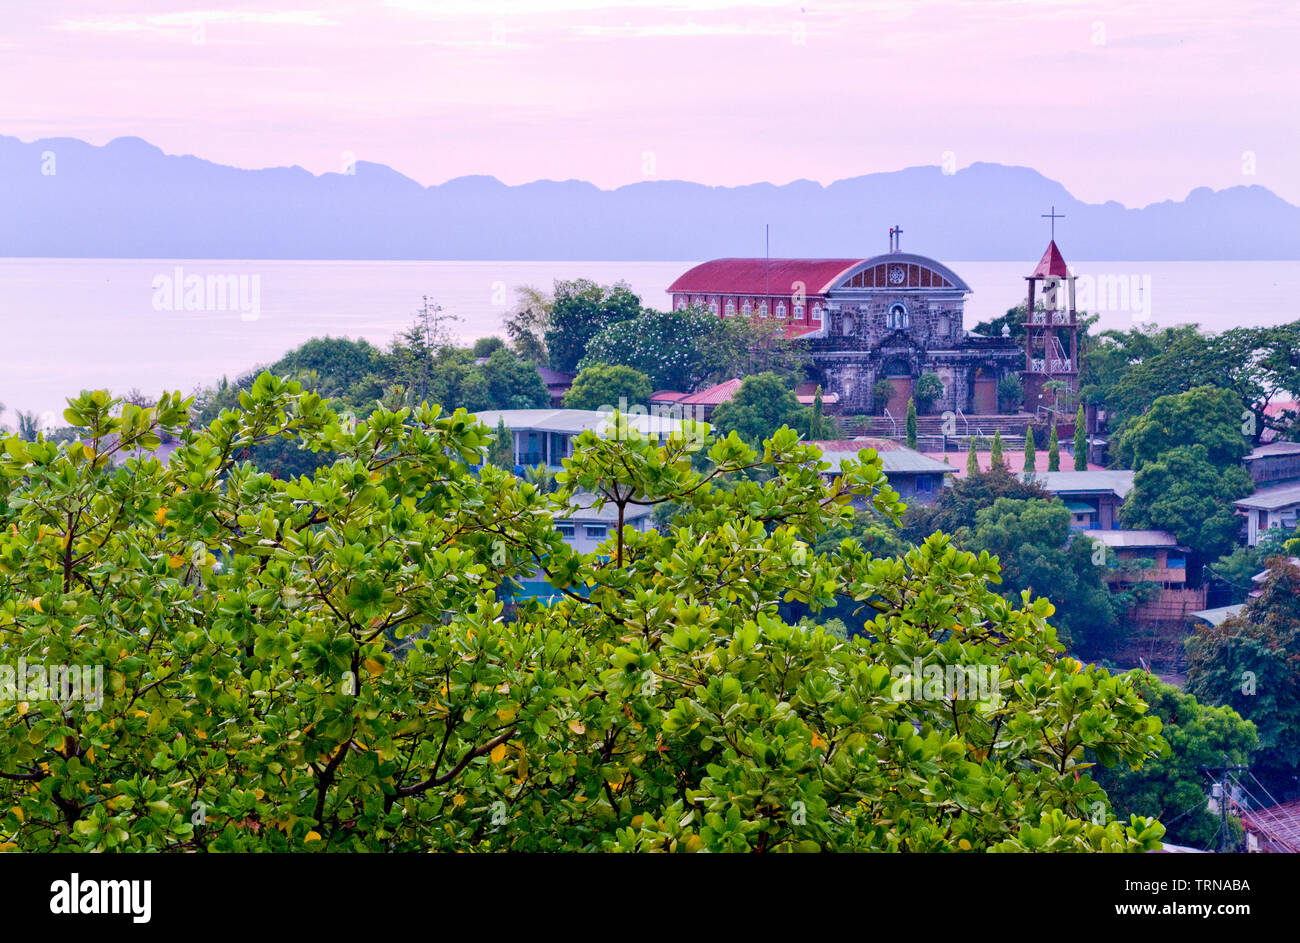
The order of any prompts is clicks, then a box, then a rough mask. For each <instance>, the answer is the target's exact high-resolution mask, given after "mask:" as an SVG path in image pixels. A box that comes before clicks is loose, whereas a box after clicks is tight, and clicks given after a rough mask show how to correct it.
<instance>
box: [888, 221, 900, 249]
mask: <svg viewBox="0 0 1300 943" xmlns="http://www.w3.org/2000/svg"><path fill="white" fill-rule="evenodd" d="M902 248H903V227H902V226H890V227H889V251H890V252H898V251H900V250H901V249H902Z"/></svg>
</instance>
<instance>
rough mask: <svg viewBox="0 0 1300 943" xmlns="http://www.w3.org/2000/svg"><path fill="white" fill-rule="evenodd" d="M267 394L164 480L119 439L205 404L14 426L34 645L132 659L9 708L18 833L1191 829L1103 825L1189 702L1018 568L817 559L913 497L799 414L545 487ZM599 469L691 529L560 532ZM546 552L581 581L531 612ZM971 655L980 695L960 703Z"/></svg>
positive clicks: (5, 716)
mask: <svg viewBox="0 0 1300 943" xmlns="http://www.w3.org/2000/svg"><path fill="white" fill-rule="evenodd" d="M246 392H247V394H248V395H247V396H246V397H244V398H243V399H242V401H241V403H240V405H239V408H238V409H233V410H230V411H228V412H226V413H224V414H223V415H221V416H220V417H218V419H217V420H216V421H215V422H214V423H212V424H211V425H210V426H209V427H208V428H205V429H200V430H193V431H192V432H191V433H190V434H189V435H188V437H187V439H186V441H185V444H184V445H183V446H182V447H181V448H180V449H178V450H177V452H175V453H174V454H173V457H172V460H171V462H170V463H169V464H168V465H166V466H164V465H162V464H161V463H160V462H157V461H155V460H153V459H145V460H132V461H131V463H130V464H129V465H128V467H127V468H125V469H123V468H118V467H116V466H114V465H113V464H112V463H111V462H110V461H109V458H110V455H109V452H111V451H112V449H113V448H116V447H117V446H112V445H108V444H107V443H109V442H113V441H117V442H119V443H121V444H122V445H124V446H129V445H131V444H134V443H139V444H141V445H145V444H148V443H149V442H151V441H152V440H154V439H156V438H157V435H158V433H159V432H160V431H163V430H170V431H172V432H173V433H175V434H180V433H181V430H182V428H183V426H184V424H185V423H186V421H187V416H186V410H187V409H188V407H189V405H190V404H189V402H188V401H185V400H182V399H181V397H180V395H179V394H170V395H168V396H166V397H164V398H162V399H161V400H160V401H159V405H158V406H157V407H155V408H152V409H137V408H135V407H122V408H121V409H120V411H119V409H118V407H120V406H121V404H120V403H115V402H114V401H113V400H112V399H111V398H110V397H109V396H108V395H107V394H104V393H102V392H100V393H88V394H84V395H82V396H80V397H78V398H77V399H76V400H74V401H73V402H72V403H71V405H70V412H71V413H72V414H73V418H71V419H70V421H71V422H74V424H76V425H79V426H81V427H84V428H87V429H88V430H90V432H91V435H90V440H89V444H88V445H83V444H82V443H75V444H71V443H70V444H68V445H65V446H51V445H48V444H45V443H36V444H30V443H22V442H19V441H17V440H15V439H12V438H11V439H7V440H5V441H4V443H3V453H2V454H0V471H2V472H3V473H2V474H0V564H2V566H0V625H3V627H4V632H3V633H0V639H2V641H0V645H3V646H4V654H5V658H4V661H3V665H5V666H8V665H11V664H15V663H17V660H18V659H26V660H27V663H28V664H31V665H36V664H40V665H46V664H64V665H78V666H79V665H104V666H105V668H106V670H105V672H104V684H103V685H102V687H101V688H99V689H98V696H92V697H87V698H84V699H81V700H79V701H77V702H75V703H74V702H72V701H66V702H65V703H62V704H61V703H58V702H56V701H55V700H53V699H52V698H51V697H50V696H49V692H42V691H40V690H28V691H25V692H24V697H25V700H24V701H22V702H21V704H20V706H19V707H18V708H17V709H12V708H9V709H6V710H4V711H3V712H0V773H3V775H0V810H3V812H0V838H2V839H3V844H4V846H5V847H6V848H9V849H16V850H20V851H49V850H53V849H59V850H64V849H67V850H79V851H83V852H92V851H107V850H132V851H145V850H169V851H177V852H188V851H199V850H206V851H214V852H229V851H234V852H238V851H268V852H270V851H345V850H350V851H368V852H381V851H387V852H415V851H424V852H427V851H448V852H456V851H461V852H469V851H479V852H491V851H521V852H526V851H561V850H619V851H654V850H666V851H718V852H721V851H744V850H753V851H790V850H806V851H813V850H841V851H869V850H893V851H907V852H926V851H943V850H954V849H961V850H965V849H969V850H972V851H976V852H984V851H1002V852H1007V851H1034V850H1049V849H1050V850H1060V851H1066V850H1073V851H1143V850H1149V849H1151V848H1153V847H1155V846H1156V844H1157V843H1158V842H1159V839H1160V837H1161V835H1162V834H1163V828H1162V827H1161V826H1160V825H1159V824H1158V823H1156V822H1152V821H1150V820H1147V819H1144V818H1141V817H1131V818H1129V819H1128V820H1127V821H1124V822H1121V821H1118V820H1116V819H1115V818H1114V817H1113V816H1112V815H1110V814H1109V811H1108V809H1109V806H1108V803H1107V800H1106V796H1105V793H1104V792H1103V791H1102V790H1101V789H1100V788H1099V787H1098V785H1097V784H1096V782H1095V780H1094V779H1093V778H1092V775H1091V767H1090V766H1089V765H1087V764H1086V763H1085V757H1086V755H1087V751H1089V750H1091V751H1092V752H1093V753H1094V754H1095V755H1096V756H1097V759H1098V760H1099V761H1100V763H1101V764H1102V765H1110V764H1113V763H1138V762H1140V761H1141V759H1142V757H1143V756H1145V755H1148V754H1150V753H1153V752H1155V751H1157V750H1159V748H1160V744H1161V743H1162V740H1161V738H1160V737H1159V728H1160V724H1159V721H1158V719H1156V718H1153V717H1149V716H1147V714H1146V706H1145V705H1144V704H1143V702H1142V701H1141V699H1140V697H1139V696H1138V694H1137V693H1136V690H1135V688H1134V686H1133V684H1132V682H1131V681H1129V680H1127V679H1125V678H1122V677H1120V678H1114V677H1111V676H1110V675H1109V674H1108V673H1107V672H1106V671H1105V670H1103V669H1100V668H1097V667H1095V666H1086V667H1084V666H1082V665H1080V664H1078V663H1077V662H1075V661H1073V660H1071V659H1065V658H1063V657H1062V656H1061V655H1060V652H1059V643H1058V641H1057V639H1056V634H1055V631H1054V630H1053V628H1052V627H1051V625H1050V624H1049V623H1048V622H1047V615H1048V613H1049V612H1050V606H1049V604H1048V603H1047V602H1046V601H1044V600H1032V601H1031V600H1024V601H1019V602H1017V603H1014V604H1013V603H1009V602H1008V601H1007V600H1005V599H1002V598H1000V597H999V596H997V595H996V594H995V593H993V592H992V591H991V590H990V588H989V585H988V584H989V581H990V580H992V579H996V577H997V573H998V566H997V563H996V562H995V561H993V560H991V559H988V558H987V557H977V556H975V555H973V554H969V553H965V552H961V551H959V550H956V549H955V548H953V547H952V545H951V543H950V542H949V540H948V538H946V537H944V536H943V535H934V536H932V537H931V538H929V539H928V540H927V541H926V543H925V545H924V546H921V547H916V548H914V549H912V550H909V551H908V552H907V554H906V556H904V557H903V558H901V559H898V560H886V561H877V560H875V559H873V558H871V557H869V556H868V555H867V554H866V553H864V552H863V551H862V550H861V548H860V547H857V546H856V545H854V544H853V543H852V541H845V542H843V543H841V545H840V546H839V547H835V548H833V549H832V550H830V551H829V552H826V553H816V552H812V551H811V550H810V548H811V547H812V546H813V545H814V544H815V542H816V541H817V540H818V538H819V537H820V536H821V535H822V534H824V533H825V532H826V531H827V529H829V528H832V527H837V526H840V525H842V524H844V523H846V522H847V521H848V520H849V519H850V517H851V515H852V513H853V512H852V510H851V506H852V501H853V500H854V499H857V500H860V501H864V502H867V503H869V504H870V505H871V507H872V508H873V509H874V510H875V511H876V512H877V513H879V514H881V515H883V516H886V517H890V518H896V516H897V514H898V513H899V512H900V511H901V505H900V504H899V503H898V502H897V499H896V495H894V494H893V492H892V491H891V490H890V489H889V488H888V484H887V481H886V479H885V477H884V474H883V470H882V468H881V465H880V463H879V461H878V460H869V461H866V462H865V463H855V464H852V465H851V466H850V467H849V468H847V469H846V470H845V471H844V473H843V474H842V475H840V476H838V477H837V479H836V481H835V482H834V483H832V484H829V485H828V484H826V483H825V482H824V481H823V480H822V478H821V477H820V476H819V475H817V474H815V473H811V474H810V471H809V466H810V464H814V463H816V462H817V460H818V457H817V452H816V450H815V449H813V448H811V447H808V446H806V445H803V444H801V443H799V442H798V437H797V435H796V434H795V433H794V432H791V431H787V432H783V433H779V434H778V435H776V436H774V437H773V438H772V439H771V440H769V441H768V442H766V443H765V444H764V449H763V452H762V453H761V454H760V453H759V452H756V451H755V450H753V449H751V448H750V447H748V446H747V445H746V444H745V443H743V442H742V441H741V440H740V439H739V437H738V436H729V437H727V438H726V439H723V440H718V441H710V442H706V443H704V445H703V448H704V450H705V457H704V459H703V462H702V465H703V467H702V468H698V469H697V468H695V467H694V464H693V462H692V461H690V458H691V456H692V454H693V450H695V449H697V448H699V447H700V446H699V445H698V443H697V442H695V441H694V440H693V439H691V438H689V437H687V438H681V439H677V440H674V441H672V442H669V443H667V444H666V445H664V446H660V445H659V444H658V443H657V442H654V441H651V440H648V439H646V438H645V437H641V436H635V435H632V434H631V429H630V428H629V426H628V425H627V424H626V422H616V424H615V425H616V428H615V429H614V430H613V431H612V434H609V435H603V436H598V435H596V434H595V433H592V432H586V433H583V434H582V435H581V436H579V437H578V440H577V442H576V443H575V451H574V457H573V459H572V461H571V463H570V464H569V466H568V467H566V470H565V471H564V472H562V473H560V474H559V475H557V476H556V478H557V485H558V489H557V491H556V492H555V493H554V494H544V493H543V492H542V491H540V490H539V489H537V488H536V487H534V486H533V485H531V484H529V483H527V482H524V481H521V480H520V479H519V478H517V477H516V476H514V475H512V474H509V473H507V472H504V471H502V470H500V469H497V468H495V467H494V466H493V465H491V464H486V465H482V467H481V469H480V471H479V472H478V474H473V473H471V467H472V466H477V465H479V464H480V463H481V462H482V458H483V455H484V453H485V451H486V450H487V449H488V448H489V447H490V446H491V438H490V436H491V433H490V430H488V429H487V428H485V427H483V426H482V425H479V424H477V423H475V422H473V421H472V419H471V417H469V416H468V415H466V414H465V413H464V412H459V411H458V412H457V413H455V414H444V413H443V412H442V411H441V410H440V409H439V408H438V407H436V406H424V407H419V408H415V409H408V408H402V409H399V410H396V411H390V410H386V409H379V410H376V411H375V412H373V413H372V414H371V415H370V416H369V417H368V418H367V419H366V420H365V421H364V422H357V423H356V424H355V425H353V424H351V423H347V422H343V421H341V420H340V418H339V416H338V415H337V414H336V413H334V411H333V410H332V409H331V408H330V407H329V405H328V403H326V402H323V401H322V400H321V399H320V398H319V397H317V396H315V395H314V394H311V393H307V392H305V391H303V390H302V388H301V386H300V385H298V384H295V383H293V382H289V381H285V380H283V379H281V378H276V377H272V376H270V375H267V374H264V375H262V376H260V377H258V378H257V380H256V381H255V382H254V383H253V385H252V387H251V388H250V389H249V390H248V391H246ZM275 436H287V437H289V438H292V439H295V440H297V442H298V444H299V445H300V446H301V447H302V448H304V449H308V450H318V451H324V452H329V453H333V454H336V455H338V456H339V458H338V459H337V461H335V462H333V463H332V464H330V465H329V466H328V467H325V468H323V469H321V471H319V472H318V473H317V474H316V475H315V476H313V477H311V478H300V479H295V480H293V481H276V480H274V479H271V478H269V477H268V476H266V475H264V474H262V473H260V472H259V471H258V470H257V469H256V467H254V466H252V465H250V464H248V463H247V462H245V461H244V460H243V459H242V458H241V452H242V450H243V448H244V447H245V445H246V443H253V442H258V441H261V440H263V439H264V438H266V437H275ZM867 457H868V458H869V455H868V456H867ZM578 489H582V490H583V491H584V492H585V493H587V494H589V495H596V496H599V499H600V500H602V501H604V502H605V506H606V507H607V508H609V509H610V514H611V517H612V518H613V519H614V520H615V521H621V520H622V519H623V515H624V514H625V512H626V510H627V508H628V507H630V506H633V504H634V503H635V506H638V507H644V506H655V505H657V504H659V503H664V502H675V503H677V504H678V505H679V506H680V507H681V508H682V512H681V513H680V514H679V515H678V517H677V519H676V520H675V522H674V523H673V525H672V526H671V527H670V529H669V530H668V532H667V533H659V532H657V531H656V532H647V533H641V532H639V531H636V530H634V529H632V528H630V527H629V528H626V529H624V528H612V529H611V534H610V538H609V540H608V541H607V542H606V544H605V545H603V546H602V547H600V548H598V550H597V551H595V552H593V553H590V554H579V553H577V552H576V551H574V550H573V549H572V548H570V547H568V546H567V545H566V544H565V543H564V541H563V540H562V539H561V538H560V536H559V534H558V533H557V532H556V530H555V527H554V515H555V514H558V513H563V512H565V511H566V510H567V508H568V502H569V500H570V499H571V497H572V495H573V494H574V493H576V491H577V490H578ZM67 548H71V556H70V557H69V555H68V551H67ZM539 567H541V569H542V571H543V572H544V574H545V576H546V578H548V579H549V580H550V581H551V583H552V585H553V586H554V587H555V589H556V593H555V598H553V599H550V600H547V601H540V600H536V599H534V600H516V601H514V602H513V603H512V605H511V610H510V613H509V614H507V612H506V611H505V608H504V606H505V598H506V596H507V595H508V593H509V587H510V586H511V585H512V584H513V582H514V581H515V580H516V579H519V578H525V577H528V576H531V574H533V573H534V572H535V571H537V569H538V568H539ZM841 599H843V600H848V601H853V602H857V603H859V604H860V605H861V606H862V607H863V610H864V611H863V615H862V616H860V617H859V625H857V626H855V628H859V629H866V630H867V631H866V632H865V634H862V635H861V636H859V637H855V638H853V639H852V640H851V641H848V642H845V641H842V640H840V639H838V638H836V637H834V636H831V635H827V634H826V633H824V632H822V631H820V630H818V629H814V628H808V627H807V626H804V627H800V626H797V625H791V624H789V623H787V622H786V621H784V620H783V619H782V618H781V617H780V615H779V612H778V610H779V607H780V605H781V604H782V603H783V602H784V601H786V600H792V601H793V600H797V601H800V602H803V603H805V604H807V605H809V606H810V607H812V608H814V609H817V610H820V609H821V608H822V607H824V606H826V605H829V604H831V603H833V602H836V601H839V600H841ZM846 628H847V625H846ZM917 665H920V666H921V668H920V672H919V676H918V677H915V678H913V677H912V675H913V674H916V673H917V671H918V669H917V667H916V666H917ZM993 669H996V673H994V671H993ZM936 673H937V674H938V675H939V682H940V683H939V684H937V685H936V684H935V683H934V682H935V678H934V675H935V674H936ZM967 674H974V675H975V676H976V677H977V678H979V679H984V680H983V681H982V682H981V684H980V685H978V686H977V685H975V684H972V685H971V686H970V687H969V688H968V687H966V685H965V684H963V685H962V686H961V687H960V689H959V688H958V686H957V684H956V681H957V680H960V679H961V678H963V677H965V676H966V675H967ZM945 678H948V679H952V680H951V681H950V682H945V681H944V679H945ZM914 680H915V681H916V682H918V683H917V684H915V685H914V684H912V682H913V681H914ZM985 682H987V683H985ZM38 687H39V685H38ZM90 693H92V694H94V693H95V691H94V689H92V691H91V692H90ZM949 694H951V696H948V695H949ZM791 809H800V810H803V811H805V812H806V815H805V814H801V815H799V816H792V815H791V814H790V813H789V810H791ZM197 812H201V813H202V814H201V815H200V814H196V813H197Z"/></svg>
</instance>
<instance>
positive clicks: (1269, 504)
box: [1232, 482, 1300, 511]
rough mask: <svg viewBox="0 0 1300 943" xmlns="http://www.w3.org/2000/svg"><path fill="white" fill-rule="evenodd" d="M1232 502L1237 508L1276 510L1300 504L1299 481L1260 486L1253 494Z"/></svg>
mask: <svg viewBox="0 0 1300 943" xmlns="http://www.w3.org/2000/svg"><path fill="white" fill-rule="evenodd" d="M1232 503H1233V504H1235V505H1236V506H1237V507H1239V508H1255V509H1258V510H1261V511H1276V510H1278V509H1279V508H1284V507H1290V506H1291V505H1293V504H1296V505H1300V482H1297V483H1294V484H1289V485H1274V486H1273V487H1272V488H1260V489H1258V490H1257V491H1256V492H1255V493H1254V494H1251V495H1247V496H1246V497H1244V498H1241V499H1240V500H1237V501H1234V502H1232Z"/></svg>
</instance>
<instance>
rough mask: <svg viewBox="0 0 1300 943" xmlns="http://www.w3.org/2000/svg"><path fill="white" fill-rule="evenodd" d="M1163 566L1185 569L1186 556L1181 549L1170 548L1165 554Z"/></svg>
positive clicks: (1172, 568)
mask: <svg viewBox="0 0 1300 943" xmlns="http://www.w3.org/2000/svg"><path fill="white" fill-rule="evenodd" d="M1165 566H1166V567H1167V568H1168V569H1171V570H1185V569H1187V557H1186V556H1185V555H1184V554H1183V553H1182V552H1181V551H1173V550H1170V551H1169V553H1168V554H1167V555H1166V556H1165Z"/></svg>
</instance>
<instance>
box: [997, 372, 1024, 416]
mask: <svg viewBox="0 0 1300 943" xmlns="http://www.w3.org/2000/svg"><path fill="white" fill-rule="evenodd" d="M1024 402H1025V386H1024V384H1023V383H1022V382H1021V380H1020V375H1019V374H1017V373H1008V374H1005V375H1003V377H1002V379H1000V380H998V409H1000V410H1002V412H1004V413H1016V412H1019V411H1020V408H1021V406H1023V405H1024Z"/></svg>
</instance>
